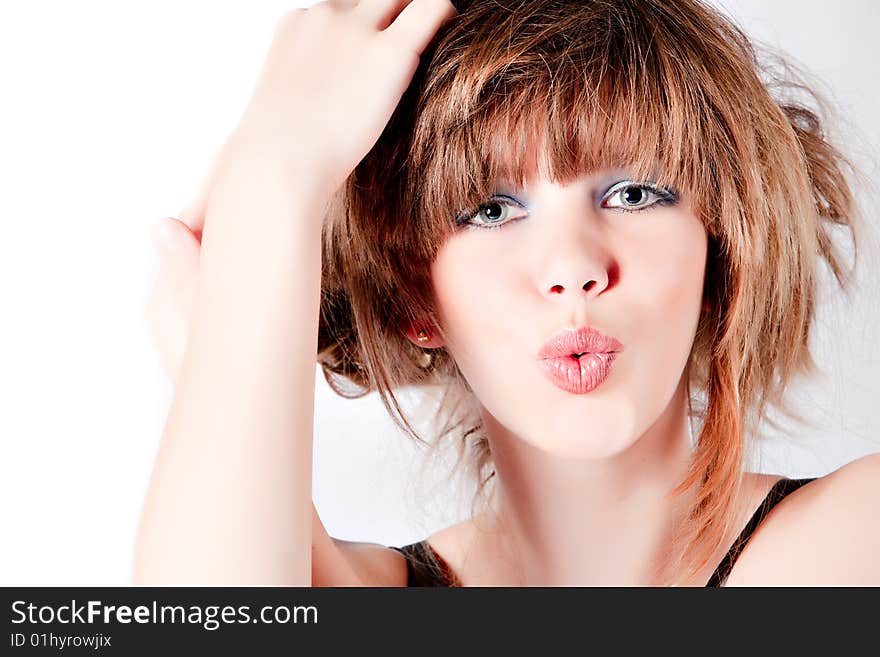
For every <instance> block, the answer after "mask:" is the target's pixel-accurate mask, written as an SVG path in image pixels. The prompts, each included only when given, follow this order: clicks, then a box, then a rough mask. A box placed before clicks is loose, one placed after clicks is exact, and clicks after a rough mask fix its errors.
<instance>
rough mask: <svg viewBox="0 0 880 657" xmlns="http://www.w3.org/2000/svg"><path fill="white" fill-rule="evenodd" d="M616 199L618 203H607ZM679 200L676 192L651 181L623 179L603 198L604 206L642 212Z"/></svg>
mask: <svg viewBox="0 0 880 657" xmlns="http://www.w3.org/2000/svg"><path fill="white" fill-rule="evenodd" d="M607 201H616V202H617V204H616V205H605V203H606V202H607ZM676 202H678V196H677V195H676V194H675V192H673V191H671V190H668V189H664V188H662V187H658V186H656V185H653V184H651V183H637V182H634V181H632V180H623V181H621V182H619V183H617V184H616V185H614V186H613V187H612V188H611V189H609V190H608V192H607V193H606V194H605V196H604V198H603V199H602V207H603V208H610V209H614V210H623V211H624V212H640V211H641V210H645V209H647V208H650V207H653V206H655V205H672V204H675V203H676Z"/></svg>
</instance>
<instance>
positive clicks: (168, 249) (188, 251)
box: [152, 217, 201, 260]
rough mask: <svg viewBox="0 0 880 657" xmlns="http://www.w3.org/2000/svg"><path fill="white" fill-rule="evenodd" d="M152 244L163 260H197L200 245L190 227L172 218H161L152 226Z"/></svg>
mask: <svg viewBox="0 0 880 657" xmlns="http://www.w3.org/2000/svg"><path fill="white" fill-rule="evenodd" d="M152 237H153V243H154V244H155V246H156V249H157V250H158V251H159V255H160V256H162V258H163V260H166V259H175V258H177V259H179V258H193V257H195V258H196V260H197V259H198V255H199V250H200V246H201V245H200V243H199V240H198V238H197V237H196V236H195V235H194V234H193V232H192V230H191V229H190V227H189V226H188V225H187V224H185V223H184V222H182V221H180V220H178V219H175V218H174V217H163V218H162V219H160V220H159V221H157V222H156V224H155V225H154V226H153V231H152Z"/></svg>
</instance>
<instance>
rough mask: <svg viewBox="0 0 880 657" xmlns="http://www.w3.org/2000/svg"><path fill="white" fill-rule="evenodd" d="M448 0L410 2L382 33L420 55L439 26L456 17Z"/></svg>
mask: <svg viewBox="0 0 880 657" xmlns="http://www.w3.org/2000/svg"><path fill="white" fill-rule="evenodd" d="M457 15H458V10H457V9H456V8H455V7H454V6H453V5H452V3H451V2H450V1H449V0H412V2H410V3H409V4H407V5H406V7H404V8H403V11H401V12H400V14H399V15H398V16H397V18H395V19H394V21H393V22H392V23H391V25H389V26H388V28H387V29H386V30H385V31H384V32H383V34H387V35H388V36H389V37H391V38H394V39H398V40H399V41H400V42H401V43H405V44H407V45H408V46H409V47H410V48H412V49H413V50H414V51H415V52H417V53H418V54H419V55H421V54H422V53H423V52H424V51H425V48H427V47H428V44H429V43H430V42H431V39H433V38H434V35H435V34H436V33H437V30H439V29H440V26H441V25H442V24H443V23H444V22H445V21H447V20H449V19H450V18H452V17H454V16H457Z"/></svg>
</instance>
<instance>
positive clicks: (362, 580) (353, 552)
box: [313, 538, 407, 586]
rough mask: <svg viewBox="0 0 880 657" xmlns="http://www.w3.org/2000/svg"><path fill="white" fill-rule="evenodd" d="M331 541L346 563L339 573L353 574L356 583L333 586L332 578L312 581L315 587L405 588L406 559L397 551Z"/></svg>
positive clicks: (373, 545)
mask: <svg viewBox="0 0 880 657" xmlns="http://www.w3.org/2000/svg"><path fill="white" fill-rule="evenodd" d="M332 541H333V543H334V545H335V546H336V548H337V549H338V551H339V555H340V556H341V557H342V558H343V559H344V561H345V564H344V566H343V567H342V568H340V569H338V570H337V572H348V573H351V574H353V575H354V581H352V582H351V583H347V584H346V583H342V582H338V583H332V581H333V580H332V578H328V577H325V578H322V579H321V580H319V581H313V586H406V583H407V569H406V558H405V557H404V556H403V555H402V554H401V553H400V552H398V551H397V550H394V549H392V548H390V547H386V546H384V545H381V544H379V543H359V542H355V541H343V540H341V539H338V538H334V539H332ZM313 570H314V569H313Z"/></svg>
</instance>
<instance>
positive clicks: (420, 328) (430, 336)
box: [404, 322, 443, 349]
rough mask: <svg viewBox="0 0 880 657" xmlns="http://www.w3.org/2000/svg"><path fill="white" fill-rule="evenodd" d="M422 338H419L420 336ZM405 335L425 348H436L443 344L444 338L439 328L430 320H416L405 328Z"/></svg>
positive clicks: (418, 345) (415, 343)
mask: <svg viewBox="0 0 880 657" xmlns="http://www.w3.org/2000/svg"><path fill="white" fill-rule="evenodd" d="M420 334H421V336H422V339H421V340H419V336H420ZM404 335H406V337H407V338H408V339H409V341H410V342H412V343H413V344H414V345H416V346H417V347H422V348H423V349H436V348H437V347H442V346H443V339H442V338H441V337H440V335H438V332H437V330H436V329H435V328H434V326H433V325H431V324H430V323H428V322H416V323H414V324H410V325H409V326H407V327H406V329H405V330H404ZM425 337H427V339H425Z"/></svg>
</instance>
